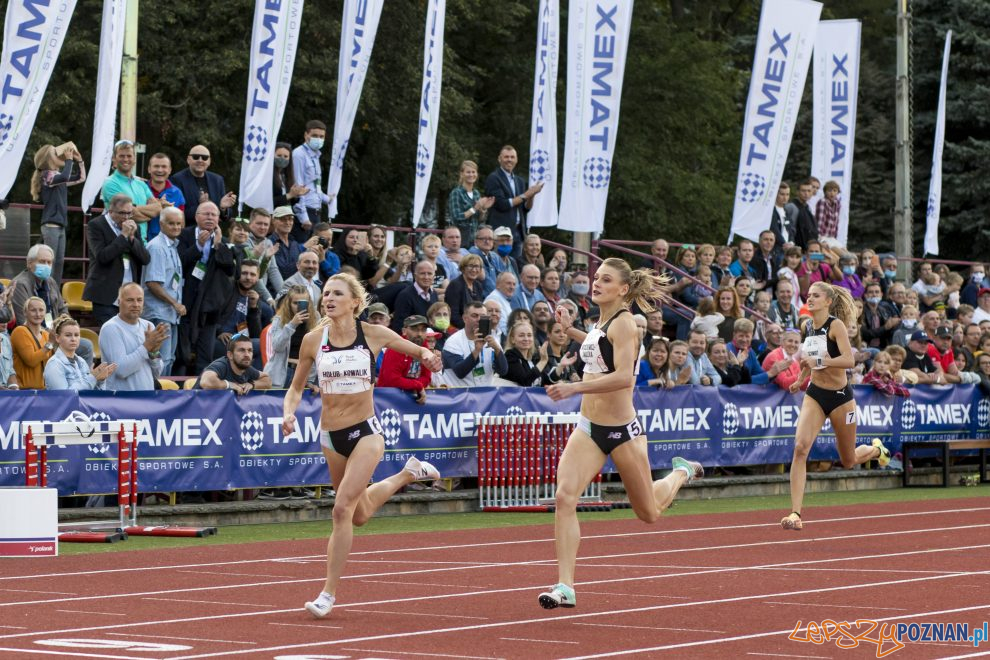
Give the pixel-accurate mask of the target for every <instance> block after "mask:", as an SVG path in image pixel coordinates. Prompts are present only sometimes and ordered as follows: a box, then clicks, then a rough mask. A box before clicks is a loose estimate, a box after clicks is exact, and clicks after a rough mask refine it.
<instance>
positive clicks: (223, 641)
mask: <svg viewBox="0 0 990 660" xmlns="http://www.w3.org/2000/svg"><path fill="white" fill-rule="evenodd" d="M310 627H312V626H310ZM107 635H113V636H114V637H150V635H146V634H141V633H107ZM166 639H168V641H172V640H174V639H178V640H181V641H183V642H219V643H221V644H246V645H248V646H257V645H258V642H244V641H235V640H233V639H204V638H202V637H176V636H175V635H168V636H167V637H166Z"/></svg>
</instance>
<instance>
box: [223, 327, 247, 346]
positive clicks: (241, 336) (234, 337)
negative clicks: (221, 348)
mask: <svg viewBox="0 0 990 660" xmlns="http://www.w3.org/2000/svg"><path fill="white" fill-rule="evenodd" d="M250 338H251V335H249V334H248V333H247V332H246V331H244V330H242V331H240V332H235V333H234V334H232V335H231V336H230V341H229V342H228V344H229V343H230V342H234V341H237V340H238V339H250Z"/></svg>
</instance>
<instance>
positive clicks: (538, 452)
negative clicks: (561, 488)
mask: <svg viewBox="0 0 990 660" xmlns="http://www.w3.org/2000/svg"><path fill="white" fill-rule="evenodd" d="M579 419H580V415H578V414H576V413H548V414H537V413H527V414H523V415H489V414H487V413H486V414H479V415H476V416H475V424H476V428H477V433H478V492H479V497H480V500H481V501H480V504H481V510H482V511H499V512H516V513H519V512H551V511H554V510H555V505H554V498H555V496H556V488H557V464H558V463H559V462H560V456H561V454H563V453H564V447H566V446H567V439H568V438H569V437H570V435H571V431H573V430H574V427H575V426H576V425H577V423H578V420H579ZM623 504H624V503H611V502H606V501H604V500H603V499H602V475H601V474H600V473H599V474H598V476H596V477H595V479H594V480H593V481H592V482H591V483H590V484H589V485H588V487H587V488H586V489H585V491H584V493H583V494H582V495H581V498H580V504H579V505H578V511H611V510H612V509H613V508H624V507H623V506H622V505H623ZM616 505H618V506H616Z"/></svg>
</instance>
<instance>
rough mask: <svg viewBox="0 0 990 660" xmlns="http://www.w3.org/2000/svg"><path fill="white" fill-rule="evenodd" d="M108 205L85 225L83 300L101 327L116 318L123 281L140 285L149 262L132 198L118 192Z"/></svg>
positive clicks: (149, 258) (149, 257)
mask: <svg viewBox="0 0 990 660" xmlns="http://www.w3.org/2000/svg"><path fill="white" fill-rule="evenodd" d="M107 206H108V208H107V210H106V212H105V213H104V214H103V215H101V216H99V217H98V218H94V219H93V220H90V221H89V222H88V223H87V224H86V238H87V240H88V244H89V257H90V262H89V275H88V276H87V277H86V287H85V288H84V289H83V300H89V301H90V302H92V303H93V318H95V319H96V321H97V322H98V323H99V324H100V325H102V324H104V323H106V322H107V321H109V320H110V319H112V318H113V317H115V316H116V315H117V312H118V311H119V310H118V303H117V291H118V290H119V289H120V286H121V285H122V284H123V283H124V282H125V281H126V282H137V283H138V284H140V283H141V269H142V268H143V267H144V266H147V265H148V264H149V263H150V262H151V255H150V254H149V253H148V250H147V248H145V247H144V243H142V242H141V234H140V233H139V232H138V226H137V223H136V222H134V219H133V217H134V203H133V202H131V198H130V197H128V196H127V195H125V194H123V193H118V194H116V195H114V196H113V197H111V198H110V203H109V204H108V205H107ZM125 278H127V279H125Z"/></svg>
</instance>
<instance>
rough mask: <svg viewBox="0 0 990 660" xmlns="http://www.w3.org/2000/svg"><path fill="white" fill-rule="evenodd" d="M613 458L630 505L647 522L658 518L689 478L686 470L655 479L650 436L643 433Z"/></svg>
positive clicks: (624, 446) (617, 451)
mask: <svg viewBox="0 0 990 660" xmlns="http://www.w3.org/2000/svg"><path fill="white" fill-rule="evenodd" d="M612 461H613V462H614V463H615V467H616V468H618V470H619V476H620V477H622V484H623V486H625V488H626V494H627V495H628V496H629V504H631V505H632V508H633V511H635V512H636V516H637V517H638V518H639V519H640V520H642V521H643V522H647V523H653V522H656V521H657V519H658V518H659V517H660V514H662V513H663V512H664V511H666V510H667V508H668V507H669V506H670V504H671V502H673V501H674V497H675V496H676V495H677V491H679V490H680V489H681V486H683V485H684V484H686V483H687V482H688V479H689V477H688V474H687V473H686V472H685V471H684V470H673V471H672V472H671V473H670V474H668V475H667V476H666V477H664V478H663V479H659V480H657V481H653V477H652V475H651V474H650V459H649V456H648V454H647V448H646V436H642V435H641V436H639V437H637V438H633V439H632V440H629V441H628V442H623V443H622V444H621V445H619V446H618V447H616V448H615V449H614V450H612Z"/></svg>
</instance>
